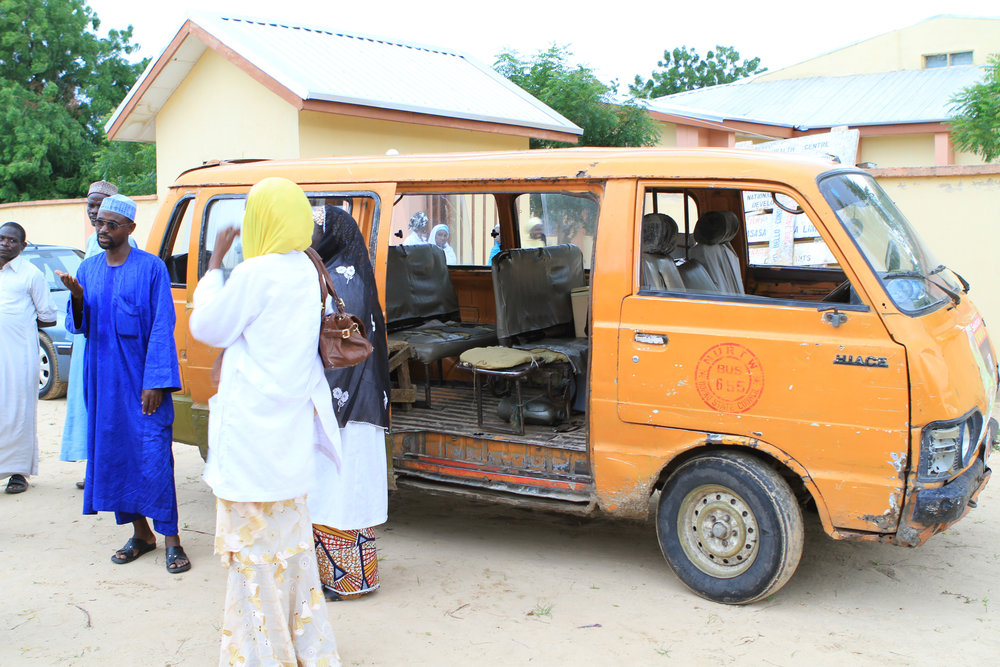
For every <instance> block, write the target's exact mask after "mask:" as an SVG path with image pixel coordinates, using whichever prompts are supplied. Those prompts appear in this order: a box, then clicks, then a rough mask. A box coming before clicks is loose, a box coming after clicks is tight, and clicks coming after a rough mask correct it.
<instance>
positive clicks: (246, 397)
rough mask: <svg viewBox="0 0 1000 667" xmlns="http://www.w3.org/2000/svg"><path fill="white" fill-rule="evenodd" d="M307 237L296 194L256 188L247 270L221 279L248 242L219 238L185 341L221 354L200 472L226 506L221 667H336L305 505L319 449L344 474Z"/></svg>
mask: <svg viewBox="0 0 1000 667" xmlns="http://www.w3.org/2000/svg"><path fill="white" fill-rule="evenodd" d="M312 231H313V222H312V209H311V207H310V205H309V200H308V199H306V196H305V194H304V193H303V192H302V189H301V188H299V186H298V185H296V184H295V183H293V182H291V181H288V180H286V179H282V178H268V179H265V180H263V181H261V182H260V183H258V184H257V185H255V186H254V187H253V188H252V189H251V190H250V195H249V197H248V198H247V207H246V214H245V216H244V218H243V229H242V237H243V255H244V257H245V259H244V261H243V262H242V263H240V264H238V265H237V266H236V267H235V268H234V269H233V271H232V273H231V274H230V275H229V278H228V280H226V279H225V278H224V274H223V271H221V270H220V268H221V266H222V258H223V257H224V256H225V254H226V252H227V251H228V250H229V248H230V246H231V245H232V243H233V241H234V239H235V237H236V236H237V234H240V233H241V232H240V231H237V230H236V229H235V228H229V229H223V230H222V231H220V232H219V235H218V237H217V238H216V241H215V248H214V252H213V254H212V258H211V261H210V263H209V267H208V269H209V270H208V272H207V273H206V274H205V275H204V276H203V277H202V279H201V280H200V281H199V283H198V287H197V289H196V290H195V292H194V311H193V312H192V313H191V318H190V327H191V333H192V334H193V335H194V337H195V338H197V339H198V340H200V341H202V342H204V343H207V344H208V345H212V346H213V347H221V348H225V356H224V357H223V361H222V369H221V373H220V378H219V392H218V393H217V394H216V395H215V396H213V397H212V398H211V399H209V403H208V405H209V422H208V440H209V453H208V461H207V462H206V464H205V475H204V476H205V481H206V482H207V483H208V484H209V485H210V486H211V487H212V491H213V492H214V493H215V495H216V497H217V498H218V503H217V504H218V513H217V519H216V529H215V552H216V553H217V554H218V555H219V556H221V558H222V562H223V564H224V565H225V566H227V567H228V568H229V583H228V589H227V592H226V606H225V614H224V618H223V626H222V635H223V637H222V649H221V654H220V664H309V665H323V664H327V665H339V664H340V658H339V656H338V654H337V645H336V641H335V639H334V636H333V629H332V628H331V627H330V621H329V619H328V617H327V614H326V607H325V601H324V598H323V593H322V589H321V587H320V581H319V572H318V570H317V566H316V558H315V555H314V553H313V537H312V524H311V523H310V521H309V514H308V510H307V508H306V492H307V491H308V488H309V486H310V484H311V482H312V471H313V455H314V450H315V448H317V447H318V448H319V449H320V450H321V451H323V452H324V453H326V454H327V455H328V456H329V457H330V458H331V459H332V461H333V462H334V464H336V465H338V466H339V464H340V432H339V429H338V426H337V421H336V418H335V416H334V413H333V404H332V402H331V400H330V389H329V387H328V386H327V383H326V379H325V378H324V375H323V364H322V363H321V362H320V359H319V354H318V352H317V346H318V343H319V326H320V317H321V310H322V306H321V304H322V300H321V292H320V286H319V279H318V277H317V274H316V268H315V267H314V266H313V264H312V262H311V261H310V260H309V258H308V257H307V256H306V255H305V253H304V252H303V250H305V249H306V248H307V247H309V244H310V242H311V238H312ZM317 440H318V442H317Z"/></svg>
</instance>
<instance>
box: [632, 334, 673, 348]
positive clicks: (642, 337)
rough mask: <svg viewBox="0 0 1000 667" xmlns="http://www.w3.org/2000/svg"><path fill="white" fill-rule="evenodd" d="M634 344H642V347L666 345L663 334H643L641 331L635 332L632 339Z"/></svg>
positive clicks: (665, 338)
mask: <svg viewBox="0 0 1000 667" xmlns="http://www.w3.org/2000/svg"><path fill="white" fill-rule="evenodd" d="M632 340H634V341H635V342H636V343H642V344H644V345H666V344H667V337H666V336H664V335H663V334H651V333H643V332H642V331H636V332H635V337H634V338H633V339H632Z"/></svg>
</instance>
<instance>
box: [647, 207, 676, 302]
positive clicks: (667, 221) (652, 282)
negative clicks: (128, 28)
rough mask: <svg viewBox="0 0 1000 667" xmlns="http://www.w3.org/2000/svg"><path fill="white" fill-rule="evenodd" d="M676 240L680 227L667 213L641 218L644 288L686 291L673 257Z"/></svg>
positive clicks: (650, 214) (648, 214)
mask: <svg viewBox="0 0 1000 667" xmlns="http://www.w3.org/2000/svg"><path fill="white" fill-rule="evenodd" d="M676 238H677V223H676V222H675V221H674V219H673V218H671V217H670V216H669V215H666V214H664V213H647V214H646V215H644V216H642V287H643V288H644V289H651V290H683V289H684V282H683V281H682V280H681V274H680V272H678V270H677V265H676V264H675V263H674V260H673V258H672V257H671V256H670V254H671V252H673V250H674V246H675V239H676Z"/></svg>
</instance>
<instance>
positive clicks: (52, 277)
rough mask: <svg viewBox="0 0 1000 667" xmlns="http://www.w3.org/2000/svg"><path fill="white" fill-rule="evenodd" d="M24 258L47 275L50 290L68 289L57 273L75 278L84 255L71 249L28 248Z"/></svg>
mask: <svg viewBox="0 0 1000 667" xmlns="http://www.w3.org/2000/svg"><path fill="white" fill-rule="evenodd" d="M24 257H25V259H27V260H28V261H29V262H31V263H32V264H34V265H35V266H36V267H38V270H39V271H41V272H42V273H43V274H44V275H45V280H46V281H47V282H48V283H49V290H64V289H66V287H65V285H63V284H62V281H61V280H59V276H57V275H56V271H63V272H65V273H68V274H70V275H71V276H75V275H76V270H77V269H78V268H80V262H82V261H83V253H82V252H80V251H79V250H73V249H71V248H28V249H27V250H25V251H24Z"/></svg>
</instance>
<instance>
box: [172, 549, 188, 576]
mask: <svg viewBox="0 0 1000 667" xmlns="http://www.w3.org/2000/svg"><path fill="white" fill-rule="evenodd" d="M179 558H183V559H184V560H186V561H187V562H186V563H184V565H178V566H177V567H170V566H171V565H173V564H174V563H175V562H176V561H177V559H179ZM190 569H191V559H190V558H188V556H187V554H186V553H184V547H181V546H177V547H167V572H169V573H170V574H180V573H181V572H187V571H188V570H190Z"/></svg>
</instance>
